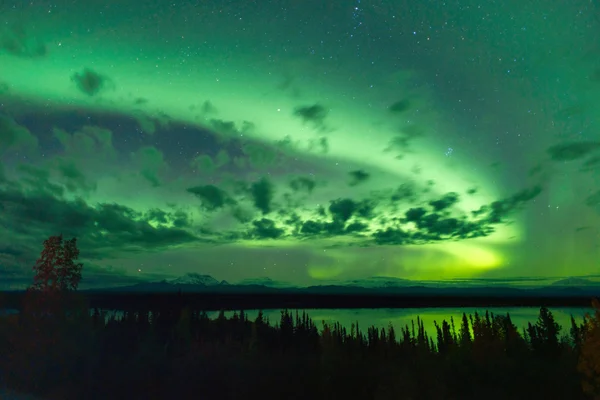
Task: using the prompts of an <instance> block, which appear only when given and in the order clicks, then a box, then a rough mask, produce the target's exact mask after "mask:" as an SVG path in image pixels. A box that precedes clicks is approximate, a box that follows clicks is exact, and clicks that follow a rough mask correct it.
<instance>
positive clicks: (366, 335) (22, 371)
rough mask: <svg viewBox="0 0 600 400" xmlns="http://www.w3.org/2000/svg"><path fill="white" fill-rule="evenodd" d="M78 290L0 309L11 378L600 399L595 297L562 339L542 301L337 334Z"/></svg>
mask: <svg viewBox="0 0 600 400" xmlns="http://www.w3.org/2000/svg"><path fill="white" fill-rule="evenodd" d="M80 300H81V299H80V298H79V300H78V298H77V296H76V295H75V294H73V293H71V294H68V295H67V294H63V295H61V296H52V297H48V295H47V294H45V295H44V296H43V303H40V301H42V296H34V295H32V296H31V297H30V298H29V299H28V303H27V304H26V305H25V307H24V309H23V312H22V313H21V314H19V315H11V316H5V317H2V318H1V319H0V351H1V353H0V354H1V357H0V372H1V373H2V376H3V377H4V380H5V384H6V385H7V386H8V387H9V388H11V389H15V390H19V391H23V392H28V393H34V394H37V395H39V396H41V397H43V398H48V399H65V400H67V399H171V398H178V399H179V398H182V399H192V398H193V399H241V398H249V399H255V398H256V399H259V398H260V399H307V398H308V399H344V400H346V399H480V398H486V399H508V398H510V399H592V398H594V397H593V396H594V395H595V396H596V397H595V398H596V399H597V398H600V397H599V394H600V392H599V391H598V389H599V388H600V379H599V376H600V375H599V372H600V325H599V323H598V322H599V321H600V308H598V304H597V303H596V304H595V306H596V313H595V315H594V316H592V317H590V318H587V319H586V320H585V321H584V323H583V324H580V325H578V324H577V323H575V321H572V326H571V329H570V334H569V335H567V336H564V337H560V336H559V331H560V327H559V326H558V325H557V324H556V322H555V321H554V318H553V316H552V314H551V312H550V311H548V310H547V309H546V308H541V309H540V315H539V319H538V321H537V322H536V323H535V324H532V325H530V326H529V327H528V328H527V329H525V330H524V331H522V332H519V331H518V330H517V328H516V327H515V325H514V324H513V323H512V322H511V319H510V316H509V315H491V314H487V313H486V314H485V315H477V314H475V315H473V316H467V315H463V318H462V320H461V321H452V320H450V321H448V322H447V321H442V322H441V323H440V324H439V325H438V326H437V329H436V332H432V333H429V332H425V329H424V327H423V323H422V322H421V321H420V320H417V321H414V323H413V324H412V325H410V326H406V327H404V328H403V329H402V330H400V331H395V330H394V329H393V328H392V327H391V326H390V327H389V328H387V329H377V328H375V327H364V329H363V327H357V326H353V327H351V328H350V329H348V330H346V329H345V328H343V327H341V326H339V325H325V324H323V325H322V326H319V327H317V325H316V324H315V323H314V322H313V321H312V320H311V319H310V318H309V316H308V315H306V314H304V313H302V314H293V313H289V312H287V311H282V313H281V318H280V319H279V320H278V321H266V320H265V319H264V318H263V317H262V315H260V314H259V316H258V317H257V318H256V320H254V321H250V320H248V318H247V317H246V315H245V314H244V312H243V311H242V312H239V313H236V314H234V316H233V317H232V318H229V319H226V318H225V316H224V314H223V313H221V314H220V316H219V317H218V318H217V319H216V320H210V319H209V318H208V317H207V315H206V314H205V313H204V312H203V311H201V310H195V309H191V308H178V307H163V308H162V309H157V310H154V311H153V312H125V313H124V314H123V315H122V316H121V317H118V318H117V317H115V316H114V314H113V315H110V316H107V315H105V314H103V313H101V312H99V311H98V310H93V311H92V312H90V311H89V309H87V307H86V305H85V304H84V303H82V302H80ZM586 393H587V394H586Z"/></svg>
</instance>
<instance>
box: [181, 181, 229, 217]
mask: <svg viewBox="0 0 600 400" xmlns="http://www.w3.org/2000/svg"><path fill="white" fill-rule="evenodd" d="M187 192H188V193H192V194H193V195H195V196H196V197H198V198H199V199H200V201H201V202H202V206H204V208H205V209H206V210H208V211H214V210H217V209H219V208H223V207H225V206H226V205H235V204H236V201H235V200H233V199H232V198H231V197H230V196H229V195H228V194H227V192H225V191H224V190H222V189H220V188H218V187H216V186H214V185H203V186H194V187H191V188H188V189H187Z"/></svg>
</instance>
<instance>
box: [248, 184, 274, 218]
mask: <svg viewBox="0 0 600 400" xmlns="http://www.w3.org/2000/svg"><path fill="white" fill-rule="evenodd" d="M250 194H251V195H252V199H253V201H254V206H255V207H256V208H257V209H259V210H260V211H262V213H263V214H265V215H266V214H269V213H270V212H271V210H272V201H273V197H274V194H275V189H274V186H273V184H272V183H271V182H270V181H269V180H267V179H266V178H262V179H260V180H259V181H257V182H254V183H252V184H251V185H250Z"/></svg>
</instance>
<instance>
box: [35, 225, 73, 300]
mask: <svg viewBox="0 0 600 400" xmlns="http://www.w3.org/2000/svg"><path fill="white" fill-rule="evenodd" d="M78 258H79V249H78V248H77V239H76V238H72V239H70V240H63V237H62V234H61V235H59V236H50V237H49V238H48V239H46V240H45V241H44V249H43V250H42V253H41V255H40V258H39V259H38V260H37V261H36V263H35V266H34V267H33V270H34V271H35V277H34V278H33V280H34V283H33V285H32V286H31V289H33V290H40V291H43V292H48V291H56V290H59V291H67V290H76V289H77V286H78V285H79V282H80V281H81V270H82V268H83V264H82V263H76V262H75V260H77V259H78Z"/></svg>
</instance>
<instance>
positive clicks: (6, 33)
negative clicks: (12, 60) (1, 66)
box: [0, 24, 48, 58]
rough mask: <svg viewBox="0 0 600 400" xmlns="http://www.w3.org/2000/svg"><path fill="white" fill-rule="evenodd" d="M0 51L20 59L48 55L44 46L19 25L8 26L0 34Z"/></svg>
mask: <svg viewBox="0 0 600 400" xmlns="http://www.w3.org/2000/svg"><path fill="white" fill-rule="evenodd" d="M0 50H2V51H5V52H6V53H8V54H11V55H13V56H15V57H20V58H40V57H45V56H46V55H47V54H48V49H47V47H46V44H45V43H44V42H42V41H41V40H40V39H38V38H36V37H33V36H32V35H30V34H29V33H28V32H27V31H26V29H25V27H24V26H23V25H20V24H19V25H10V26H8V27H7V28H5V29H4V30H3V31H2V32H0Z"/></svg>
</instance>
